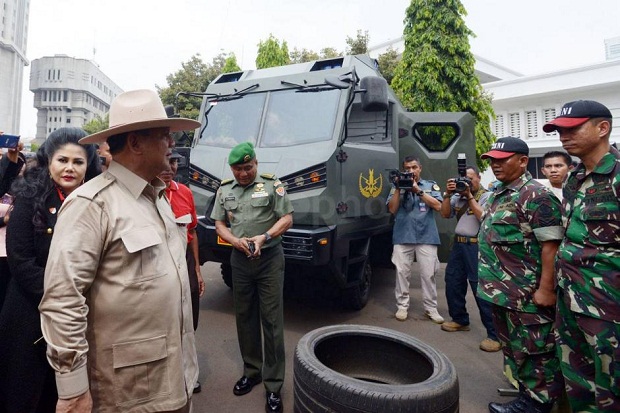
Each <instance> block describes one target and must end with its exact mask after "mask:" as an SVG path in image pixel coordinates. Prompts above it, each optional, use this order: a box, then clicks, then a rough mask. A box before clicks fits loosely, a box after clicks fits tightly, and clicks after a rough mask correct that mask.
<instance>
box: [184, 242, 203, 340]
mask: <svg viewBox="0 0 620 413" xmlns="http://www.w3.org/2000/svg"><path fill="white" fill-rule="evenodd" d="M188 247H189V246H188ZM185 259H186V261H187V274H188V275H189V291H190V295H191V298H192V316H193V318H194V331H196V329H197V328H198V316H199V315H200V287H199V286H198V276H197V275H196V260H194V254H192V252H191V251H190V249H189V248H187V253H186V254H185Z"/></svg>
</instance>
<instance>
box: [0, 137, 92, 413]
mask: <svg viewBox="0 0 620 413" xmlns="http://www.w3.org/2000/svg"><path fill="white" fill-rule="evenodd" d="M84 136H86V133H85V132H84V131H83V130H82V129H78V128H60V129H58V130H56V131H54V132H52V133H51V134H50V135H49V137H48V138H47V140H46V141H45V142H44V143H43V145H41V148H40V149H39V150H38V152H37V164H36V165H35V166H32V167H30V168H28V169H27V170H26V172H25V173H24V176H23V178H18V179H17V180H16V181H15V183H14V184H13V187H12V192H13V195H14V197H15V200H14V203H13V211H12V212H11V218H10V219H9V222H8V225H7V236H6V244H7V257H8V261H9V269H10V271H11V279H10V281H9V286H8V289H7V293H6V298H5V302H4V306H3V307H2V310H1V312H0V331H1V332H2V333H1V334H0V413H13V412H15V413H30V412H32V413H34V412H36V413H46V412H54V411H55V408H56V402H57V393H56V381H55V377H54V371H53V370H52V368H51V367H50V366H49V364H48V363H47V359H46V356H45V351H46V343H45V340H43V338H42V335H43V334H42V333H41V321H40V317H39V309H38V306H39V302H40V301H41V297H42V296H43V276H44V273H45V264H46V262H47V255H48V252H49V247H50V242H51V239H52V235H53V233H54V225H55V224H56V216H57V213H58V210H59V209H60V207H61V205H62V202H63V201H64V199H65V197H66V196H68V195H69V194H70V193H71V192H73V190H75V189H76V188H77V187H79V186H80V185H81V184H82V183H84V181H87V180H89V179H91V178H93V177H95V176H96V175H97V174H99V173H100V171H101V169H100V166H99V158H98V156H97V153H96V148H95V147H94V146H93V145H80V144H79V143H78V141H79V140H80V139H81V138H83V137H84Z"/></svg>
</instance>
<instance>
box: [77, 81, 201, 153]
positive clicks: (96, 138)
mask: <svg viewBox="0 0 620 413" xmlns="http://www.w3.org/2000/svg"><path fill="white" fill-rule="evenodd" d="M109 115H110V127H109V128H108V129H106V130H103V131H101V132H97V133H93V134H92V135H89V136H87V137H85V138H82V139H80V143H82V144H86V143H102V142H105V141H106V140H107V139H108V138H109V137H110V136H114V135H118V134H121V133H126V132H132V131H137V130H143V129H153V128H170V132H179V131H183V130H191V129H196V128H198V127H199V126H200V122H196V121H195V120H191V119H186V118H169V117H168V116H167V115H166V109H165V108H164V105H163V104H162V103H161V99H159V96H158V95H157V92H155V91H153V90H147V89H140V90H131V91H129V92H125V93H121V94H120V95H118V96H117V97H116V98H115V99H114V100H113V101H112V105H110V112H109Z"/></svg>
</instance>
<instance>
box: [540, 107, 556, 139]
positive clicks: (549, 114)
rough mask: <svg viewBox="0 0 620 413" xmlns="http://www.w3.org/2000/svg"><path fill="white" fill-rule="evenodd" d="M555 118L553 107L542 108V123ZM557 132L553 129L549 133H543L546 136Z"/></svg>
mask: <svg viewBox="0 0 620 413" xmlns="http://www.w3.org/2000/svg"><path fill="white" fill-rule="evenodd" d="M554 118H555V108H550V109H544V110H543V124H545V123H547V122H549V121H550V120H552V119H554ZM556 134H557V132H556V131H553V132H551V133H545V135H546V136H554V135H556Z"/></svg>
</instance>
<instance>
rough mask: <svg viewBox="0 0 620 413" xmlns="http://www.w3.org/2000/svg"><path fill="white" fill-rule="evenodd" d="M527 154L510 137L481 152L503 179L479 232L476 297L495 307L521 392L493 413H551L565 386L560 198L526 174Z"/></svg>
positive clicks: (498, 328) (506, 357)
mask: <svg viewBox="0 0 620 413" xmlns="http://www.w3.org/2000/svg"><path fill="white" fill-rule="evenodd" d="M528 154H529V148H528V146H527V144H526V143H525V142H523V141H522V140H521V139H518V138H513V137H507V138H500V139H498V140H497V142H495V143H494V144H493V146H492V150H491V151H489V152H487V153H485V154H483V155H482V158H483V159H484V158H490V160H491V169H492V170H493V173H494V174H495V177H496V178H497V179H498V180H499V181H500V182H501V184H500V185H499V186H498V187H497V189H496V191H495V192H494V193H493V194H492V195H491V196H490V197H489V199H488V201H487V202H486V206H485V210H484V212H483V216H482V222H481V225H480V232H479V234H478V244H479V246H480V247H479V254H480V265H479V267H478V277H479V279H478V296H479V297H480V298H481V299H483V300H486V301H489V302H490V303H491V304H492V306H493V324H494V325H495V329H496V332H497V337H498V338H499V341H500V343H501V344H502V350H503V352H504V363H505V366H506V370H507V371H508V372H510V374H511V375H512V377H514V378H515V379H516V380H517V382H518V383H519V397H518V398H517V399H515V400H513V401H511V402H508V403H503V404H502V403H490V404H489V411H490V412H491V413H548V412H550V411H551V409H552V407H553V404H554V402H555V401H556V400H557V399H558V398H559V397H560V395H561V393H562V388H563V380H562V373H561V371H560V362H559V360H558V358H557V356H556V353H555V337H554V332H553V322H554V319H555V309H554V305H555V303H556V293H555V290H554V279H555V274H554V259H555V254H556V252H557V249H558V246H559V244H560V240H561V239H562V235H563V230H562V218H561V210H560V203H559V201H558V199H557V198H556V197H555V196H554V195H553V194H552V193H551V191H550V190H549V189H547V188H546V187H544V186H543V185H542V184H540V183H538V182H537V181H535V180H533V179H532V176H531V175H530V173H529V172H527V163H528Z"/></svg>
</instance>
